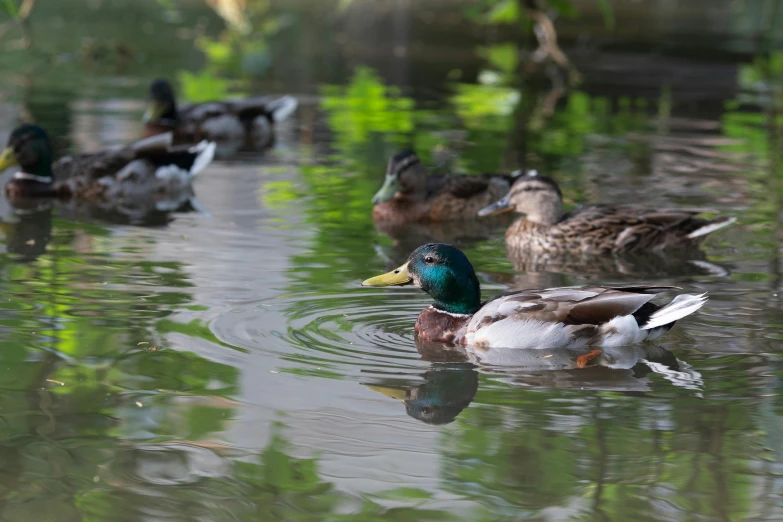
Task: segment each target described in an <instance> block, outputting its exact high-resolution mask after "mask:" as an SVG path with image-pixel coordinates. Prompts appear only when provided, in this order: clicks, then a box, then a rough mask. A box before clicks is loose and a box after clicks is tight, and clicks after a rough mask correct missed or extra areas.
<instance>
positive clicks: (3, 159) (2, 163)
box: [0, 147, 18, 172]
mask: <svg viewBox="0 0 783 522" xmlns="http://www.w3.org/2000/svg"><path fill="white" fill-rule="evenodd" d="M17 163H18V162H17V159H16V154H14V149H12V148H11V147H8V148H7V149H5V150H4V151H3V153H2V154H0V172H2V171H4V170H5V169H7V168H8V167H10V166H12V165H16V164H17Z"/></svg>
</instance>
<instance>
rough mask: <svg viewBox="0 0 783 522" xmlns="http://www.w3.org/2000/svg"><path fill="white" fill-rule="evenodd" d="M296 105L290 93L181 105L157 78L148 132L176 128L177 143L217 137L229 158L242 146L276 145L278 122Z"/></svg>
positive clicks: (150, 102) (147, 114)
mask: <svg viewBox="0 0 783 522" xmlns="http://www.w3.org/2000/svg"><path fill="white" fill-rule="evenodd" d="M296 107H297V101H296V98H294V97H293V96H288V95H286V96H259V97H255V98H246V99H242V100H230V101H212V102H205V103H197V104H193V105H184V106H181V107H180V106H178V105H177V99H176V96H175V95H174V89H173V88H172V87H171V84H170V83H169V82H168V81H166V80H155V81H154V82H152V84H151V85H150V88H149V98H148V101H147V111H146V112H145V113H144V124H145V127H144V135H145V136H147V137H148V136H154V135H156V134H161V133H166V132H172V133H173V134H174V141H175V142H176V143H188V144H192V143H198V142H199V141H201V140H209V141H213V142H215V143H216V144H217V155H218V157H223V158H225V157H228V156H230V155H232V154H235V153H237V152H239V151H240V150H251V151H258V150H262V149H264V148H266V147H269V146H270V145H272V144H273V143H274V137H275V135H274V126H275V124H276V123H277V122H279V121H281V120H284V119H285V118H287V117H288V116H290V115H291V114H292V113H293V112H294V111H295V110H296Z"/></svg>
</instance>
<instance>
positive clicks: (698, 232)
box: [688, 217, 737, 239]
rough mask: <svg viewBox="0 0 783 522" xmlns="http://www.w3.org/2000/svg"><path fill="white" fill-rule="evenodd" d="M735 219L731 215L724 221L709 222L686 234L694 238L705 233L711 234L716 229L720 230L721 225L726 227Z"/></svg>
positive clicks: (735, 219)
mask: <svg viewBox="0 0 783 522" xmlns="http://www.w3.org/2000/svg"><path fill="white" fill-rule="evenodd" d="M735 221H737V218H735V217H731V218H728V219H726V220H725V221H719V222H717V223H710V224H709V225H704V226H703V227H701V228H697V229H696V230H694V231H693V232H691V233H690V234H688V238H689V239H696V238H697V237H701V236H706V235H707V234H712V233H713V232H715V231H716V230H720V229H721V228H723V227H727V226H729V225H731V224H732V223H734V222H735Z"/></svg>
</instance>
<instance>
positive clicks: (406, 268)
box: [362, 243, 707, 366]
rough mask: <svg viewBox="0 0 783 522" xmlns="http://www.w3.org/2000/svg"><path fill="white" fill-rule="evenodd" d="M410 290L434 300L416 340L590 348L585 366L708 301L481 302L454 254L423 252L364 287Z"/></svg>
mask: <svg viewBox="0 0 783 522" xmlns="http://www.w3.org/2000/svg"><path fill="white" fill-rule="evenodd" d="M402 285H414V286H417V287H419V288H421V289H422V290H424V291H425V292H427V293H428V294H429V295H430V296H432V297H433V298H434V299H435V303H433V304H432V306H430V307H428V308H427V309H425V310H424V311H423V312H421V314H420V315H419V317H418V319H417V320H416V326H415V328H414V331H415V334H416V337H417V339H419V340H422V341H426V342H436V343H443V344H448V345H463V346H467V347H473V348H474V349H491V348H519V349H542V348H569V349H575V348H579V349H585V350H591V351H590V353H589V354H588V356H587V359H582V360H580V366H584V365H585V364H586V363H587V361H589V360H590V359H591V358H595V357H598V356H599V355H600V354H601V350H602V349H603V348H607V347H614V346H623V345H630V344H636V343H639V342H642V341H647V340H652V339H656V338H657V337H660V336H661V335H663V334H664V333H666V332H667V331H668V330H670V329H671V327H672V326H673V325H674V323H675V321H677V320H678V319H682V318H683V317H685V316H688V315H690V314H692V313H693V312H695V311H696V310H698V309H699V308H701V307H702V306H703V305H704V303H705V302H706V300H707V298H706V297H705V294H701V295H689V294H681V295H678V296H677V297H675V298H674V299H673V300H672V301H671V302H670V303H669V304H667V305H665V306H659V305H656V304H653V303H651V302H650V301H651V300H652V299H653V297H655V295H656V294H658V293H661V292H664V291H668V290H672V289H675V288H676V287H670V286H628V287H601V286H583V287H567V288H549V289H545V290H520V291H514V292H508V293H505V294H501V295H499V296H497V297H495V298H493V299H490V300H489V301H486V302H482V301H481V290H480V287H479V281H478V278H477V277H476V273H475V271H474V270H473V266H472V265H471V264H470V261H468V258H467V257H466V256H465V254H463V253H462V252H461V251H460V250H458V249H457V248H455V247H453V246H451V245H447V244H443V243H430V244H426V245H423V246H420V247H419V248H417V249H416V250H414V251H413V252H412V253H411V254H410V256H409V257H408V261H407V262H406V263H405V264H404V265H402V266H401V267H399V268H397V269H396V270H393V271H391V272H389V273H387V274H383V275H380V276H377V277H373V278H370V279H367V280H366V281H364V282H362V286H370V287H379V286H402Z"/></svg>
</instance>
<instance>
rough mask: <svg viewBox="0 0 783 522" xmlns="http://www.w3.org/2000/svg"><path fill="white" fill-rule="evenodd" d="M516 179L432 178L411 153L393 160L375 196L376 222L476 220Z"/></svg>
mask: <svg viewBox="0 0 783 522" xmlns="http://www.w3.org/2000/svg"><path fill="white" fill-rule="evenodd" d="M513 180H514V177H513V176H512V175H503V174H478V175H456V174H433V175H429V174H428V172H427V169H426V168H425V167H424V165H422V163H421V161H420V160H419V157H418V156H417V155H416V153H414V152H413V151H411V150H405V151H402V152H399V153H397V154H395V155H394V156H392V157H391V159H390V160H389V164H388V166H387V169H386V180H385V181H384V184H383V187H381V189H380V190H379V191H378V193H377V194H375V197H374V198H373V200H372V202H373V203H374V204H375V206H374V207H373V211H372V217H373V219H374V220H376V221H395V222H408V223H413V222H419V223H423V222H435V221H450V220H460V219H473V218H474V217H475V216H476V213H477V212H478V211H479V210H480V209H481V208H483V207H485V206H486V205H488V204H490V203H491V202H493V201H495V200H497V199H498V198H500V197H502V196H503V195H505V194H506V193H507V192H508V190H509V188H510V187H511V184H512V183H513Z"/></svg>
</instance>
